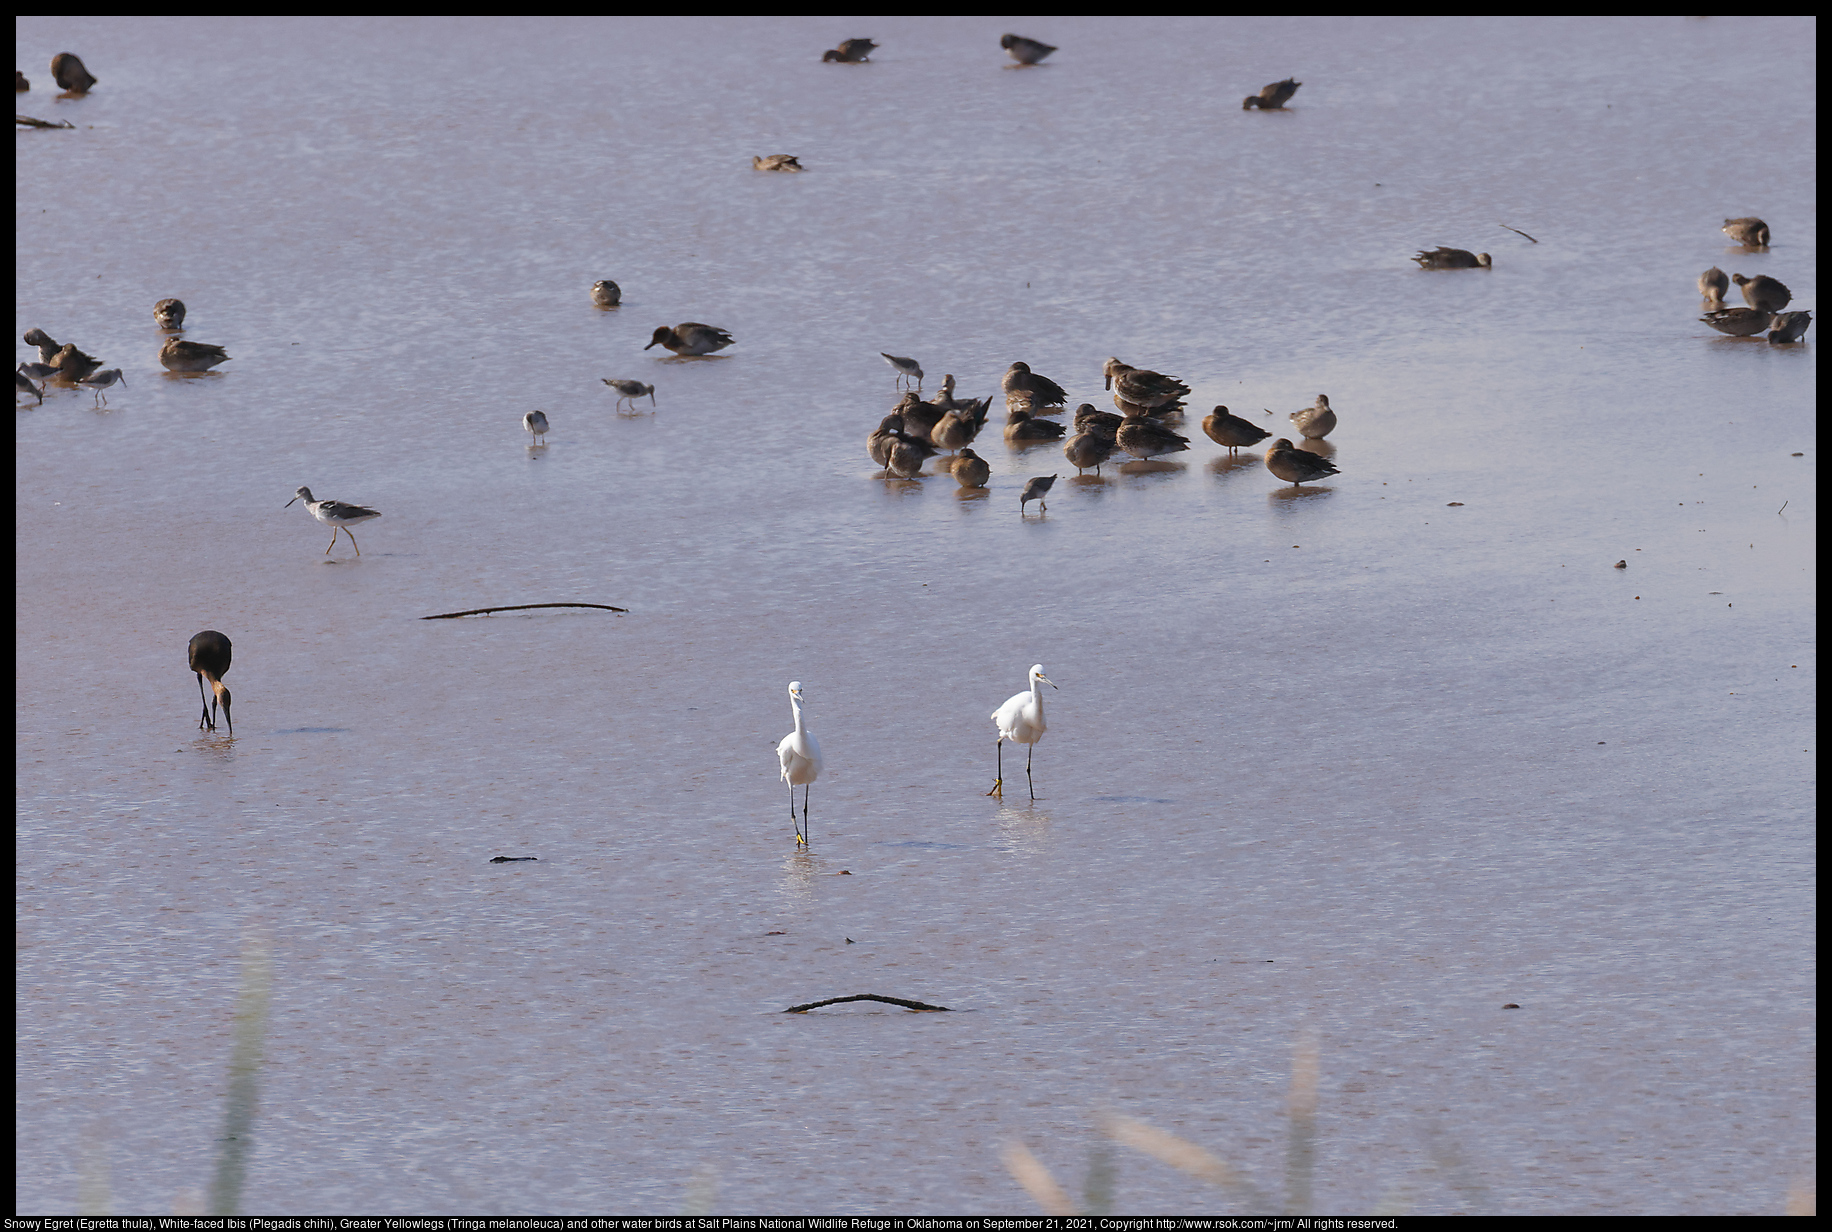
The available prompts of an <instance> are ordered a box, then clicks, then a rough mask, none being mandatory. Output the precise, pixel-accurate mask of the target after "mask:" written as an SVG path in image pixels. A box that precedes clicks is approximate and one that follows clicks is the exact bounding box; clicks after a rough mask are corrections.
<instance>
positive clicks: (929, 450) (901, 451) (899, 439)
mask: <svg viewBox="0 0 1832 1232" xmlns="http://www.w3.org/2000/svg"><path fill="white" fill-rule="evenodd" d="M936 452H937V451H936V449H935V446H933V445H931V444H929V442H928V441H926V440H920V439H918V438H917V437H914V436H911V435H910V434H909V433H908V432H904V431H902V430H899V431H897V432H894V433H892V434H891V438H890V440H889V441H888V442H886V444H885V459H886V463H885V467H884V469H885V470H887V471H889V472H890V473H891V474H893V475H895V476H897V478H899V479H914V478H916V476H918V475H920V474H921V473H922V464H923V463H924V462H925V461H927V460H928V459H930V458H932V457H934V456H935V454H936Z"/></svg>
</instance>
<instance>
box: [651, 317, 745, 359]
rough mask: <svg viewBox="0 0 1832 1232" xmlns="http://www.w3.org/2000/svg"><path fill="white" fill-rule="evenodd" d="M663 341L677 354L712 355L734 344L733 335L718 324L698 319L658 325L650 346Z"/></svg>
mask: <svg viewBox="0 0 1832 1232" xmlns="http://www.w3.org/2000/svg"><path fill="white" fill-rule="evenodd" d="M658 342H659V343H661V344H662V345H663V346H665V347H667V348H668V349H669V350H670V351H673V352H674V353H675V354H676V355H710V354H711V353H712V352H714V351H723V350H724V349H725V348H726V347H728V346H730V345H731V344H732V336H731V335H730V334H728V333H726V332H725V331H724V330H722V329H720V328H719V327H718V326H716V325H702V324H700V323H699V322H698V321H682V322H681V323H680V324H679V325H675V326H672V327H670V326H667V325H657V326H656V327H655V335H654V337H652V338H650V339H649V346H646V347H644V348H643V350H645V351H646V350H648V349H649V347H652V346H654V345H655V344H656V343H658Z"/></svg>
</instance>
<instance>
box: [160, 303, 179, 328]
mask: <svg viewBox="0 0 1832 1232" xmlns="http://www.w3.org/2000/svg"><path fill="white" fill-rule="evenodd" d="M153 320H155V321H157V322H159V328H160V329H183V328H184V301H183V300H181V299H162V300H160V301H159V302H158V303H156V304H154V305H153Z"/></svg>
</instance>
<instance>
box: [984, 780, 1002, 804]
mask: <svg viewBox="0 0 1832 1232" xmlns="http://www.w3.org/2000/svg"><path fill="white" fill-rule="evenodd" d="M986 794H987V795H989V796H997V797H998V798H999V799H1001V800H1003V799H1004V798H1005V780H1004V779H994V780H993V781H992V790H991V791H989V792H987V793H986Z"/></svg>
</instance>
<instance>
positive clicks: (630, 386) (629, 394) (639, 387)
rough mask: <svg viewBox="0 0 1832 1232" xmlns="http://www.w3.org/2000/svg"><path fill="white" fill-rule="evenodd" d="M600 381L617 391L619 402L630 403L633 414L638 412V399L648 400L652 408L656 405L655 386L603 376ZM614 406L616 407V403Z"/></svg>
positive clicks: (646, 348)
mask: <svg viewBox="0 0 1832 1232" xmlns="http://www.w3.org/2000/svg"><path fill="white" fill-rule="evenodd" d="M653 345H654V344H653V343H651V344H650V346H653ZM643 349H644V350H648V347H644V348H643ZM598 379H599V380H601V381H603V382H604V383H605V384H606V385H609V386H610V387H611V388H612V389H614V390H616V391H617V401H618V402H628V403H629V404H630V411H631V413H632V414H634V413H635V411H636V400H637V399H638V398H647V399H648V400H649V405H650V406H654V405H655V386H653V385H644V384H643V383H642V382H641V381H618V380H613V379H612V378H610V377H608V376H601V377H599V378H598ZM612 405H615V403H613V404H612Z"/></svg>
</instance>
